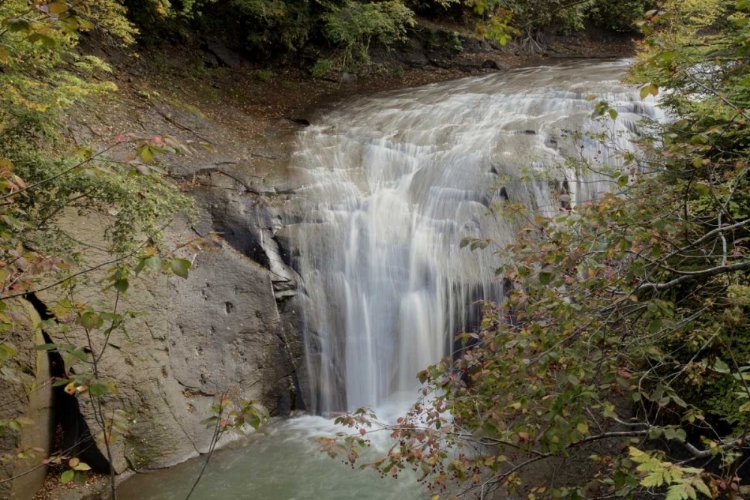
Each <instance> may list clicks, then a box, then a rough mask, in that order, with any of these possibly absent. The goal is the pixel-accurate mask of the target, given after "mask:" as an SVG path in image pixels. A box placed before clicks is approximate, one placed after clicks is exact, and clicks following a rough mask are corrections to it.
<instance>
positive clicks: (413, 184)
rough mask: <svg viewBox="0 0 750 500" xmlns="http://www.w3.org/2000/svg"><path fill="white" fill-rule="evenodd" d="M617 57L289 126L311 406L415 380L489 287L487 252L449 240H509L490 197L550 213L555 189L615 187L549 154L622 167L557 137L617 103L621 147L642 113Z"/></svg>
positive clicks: (407, 94)
mask: <svg viewBox="0 0 750 500" xmlns="http://www.w3.org/2000/svg"><path fill="white" fill-rule="evenodd" d="M626 64H627V63H626V62H605V63H598V64H593V65H592V64H591V63H586V64H569V65H560V66H550V67H541V68H531V69H522V70H515V71H512V72H509V73H506V74H496V75H491V76H486V77H481V78H468V79H465V80H460V81H456V82H448V83H443V84H436V85H430V86H426V87H422V88H419V89H416V90H414V89H411V90H407V91H401V92H397V93H392V94H388V95H380V96H376V97H371V98H365V99H362V100H360V101H358V102H356V103H353V104H351V105H347V106H344V107H342V108H340V109H338V110H337V111H335V112H332V113H330V114H328V115H326V116H324V117H323V118H322V119H321V121H320V122H319V123H318V124H317V125H315V126H313V127H310V128H309V129H308V130H307V131H305V132H304V133H302V134H301V137H300V139H299V150H298V153H297V155H296V158H295V165H296V166H297V167H299V168H300V169H303V170H304V172H305V174H306V176H307V179H308V185H307V187H306V189H305V190H304V195H305V196H306V199H307V207H308V212H307V213H308V215H307V220H306V221H305V222H304V223H303V224H300V226H299V228H298V229H299V231H298V232H297V241H296V245H297V247H298V250H299V258H298V260H297V262H296V267H297V268H298V270H299V272H300V274H301V276H302V278H303V282H304V286H305V290H306V292H307V293H308V294H309V297H310V298H311V299H312V307H310V308H309V310H308V311H306V317H307V318H312V319H311V320H310V321H309V322H308V328H307V331H306V341H307V346H308V356H307V361H308V368H309V370H310V378H311V384H312V391H311V392H312V397H313V402H312V403H313V408H314V409H315V410H316V411H319V412H326V411H334V410H335V411H338V410H344V409H348V410H351V409H353V408H357V407H359V406H363V405H371V406H378V405H380V404H382V403H383V402H384V401H386V400H389V399H391V398H393V396H394V394H395V393H398V392H401V391H408V390H409V389H413V388H415V387H416V386H417V383H416V379H415V375H416V373H417V371H419V370H421V369H423V368H425V367H427V366H428V365H429V364H431V363H434V362H436V361H437V360H439V359H440V357H441V356H443V355H445V354H447V353H448V352H449V348H450V346H451V340H452V335H453V334H454V333H456V332H458V331H461V330H463V329H466V328H468V327H470V326H471V325H472V324H473V323H475V322H476V320H477V316H478V311H477V307H476V306H475V305H473V304H474V303H475V301H476V300H477V299H497V298H499V297H500V294H501V292H502V287H501V285H500V284H499V283H498V281H497V279H496V278H495V276H494V269H495V268H496V267H497V264H498V262H497V260H496V258H495V257H493V252H492V250H491V249H487V250H484V251H475V252H471V251H469V250H467V249H461V248H459V247H460V242H461V240H462V238H464V237H481V238H489V239H491V240H493V241H494V242H496V243H497V244H500V245H502V244H505V243H508V242H510V241H511V240H512V239H513V238H514V235H515V231H516V230H517V226H516V224H515V223H514V222H512V221H510V220H507V219H506V218H504V217H502V216H500V215H498V214H497V213H496V212H495V211H494V210H493V206H495V205H496V204H497V203H498V202H502V201H504V200H509V201H510V202H518V203H522V204H524V205H526V206H528V207H530V208H532V210H534V211H536V212H538V213H541V214H543V215H550V214H552V213H555V212H556V211H558V210H560V209H561V208H562V206H563V205H565V204H566V203H569V202H568V197H569V198H571V199H572V200H571V201H572V202H573V203H576V202H577V203H581V202H584V201H585V200H591V199H594V198H596V197H597V196H598V195H599V194H601V193H602V192H604V191H609V190H611V189H612V188H613V186H612V184H611V178H609V177H606V176H603V175H600V174H594V173H592V172H585V173H580V172H575V171H574V170H573V169H572V168H565V167H564V166H562V167H561V165H563V163H564V156H575V155H583V156H584V157H586V158H588V159H589V160H592V161H594V162H595V163H598V164H600V165H603V166H606V167H616V166H618V164H619V163H620V162H621V160H620V158H619V157H618V156H617V155H616V154H614V152H613V149H610V148H602V146H601V145H600V144H599V143H598V142H596V141H592V140H590V139H588V138H587V137H585V136H584V137H579V138H578V139H577V140H576V141H574V140H573V138H572V137H571V131H573V130H576V131H580V132H584V133H585V132H587V131H601V127H602V126H603V125H601V124H595V123H594V122H592V121H591V120H590V119H589V118H590V116H591V113H592V111H593V109H594V107H595V106H596V104H597V103H598V102H600V101H601V100H606V101H608V102H609V103H610V105H611V106H613V107H614V108H615V109H617V111H618V112H619V117H618V118H617V120H616V121H615V122H614V123H613V122H609V123H608V124H607V126H609V127H612V132H613V133H614V137H615V143H616V148H615V149H627V148H628V140H627V137H624V136H623V137H618V135H620V134H621V133H622V132H627V131H628V130H629V129H631V130H632V128H633V126H634V123H635V121H637V119H638V118H640V117H641V116H642V115H643V114H647V115H652V116H653V115H654V114H655V113H656V111H655V108H654V107H653V102H650V103H644V102H643V101H641V100H640V99H639V98H638V96H637V95H636V93H635V92H634V91H633V89H632V87H626V86H624V85H623V84H621V83H619V82H618V79H619V78H621V76H622V75H623V73H624V71H625V69H626ZM588 96H595V99H591V98H588ZM622 135H625V134H622ZM545 179H546V180H545ZM561 194H565V196H562V197H561V196H560V195H561ZM414 395H415V393H414V392H411V393H410V395H409V396H410V397H411V398H412V399H413V398H414Z"/></svg>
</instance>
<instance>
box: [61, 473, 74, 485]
mask: <svg viewBox="0 0 750 500" xmlns="http://www.w3.org/2000/svg"><path fill="white" fill-rule="evenodd" d="M75 475H76V473H75V472H74V471H72V470H66V471H65V472H63V473H62V474H61V475H60V482H61V483H62V484H67V483H69V482H71V481H72V480H73V478H74V477H75Z"/></svg>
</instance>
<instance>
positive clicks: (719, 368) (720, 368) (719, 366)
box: [711, 358, 731, 373]
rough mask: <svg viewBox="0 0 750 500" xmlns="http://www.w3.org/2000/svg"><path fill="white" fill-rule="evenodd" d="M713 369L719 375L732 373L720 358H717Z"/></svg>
mask: <svg viewBox="0 0 750 500" xmlns="http://www.w3.org/2000/svg"><path fill="white" fill-rule="evenodd" d="M711 369H712V370H713V371H715V372H719V373H730V372H731V370H730V369H729V365H728V364H726V363H725V362H723V361H722V360H720V359H719V358H716V361H714V364H713V366H712V367H711Z"/></svg>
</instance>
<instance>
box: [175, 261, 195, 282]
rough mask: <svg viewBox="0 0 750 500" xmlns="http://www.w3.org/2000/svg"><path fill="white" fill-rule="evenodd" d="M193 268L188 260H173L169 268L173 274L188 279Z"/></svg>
mask: <svg viewBox="0 0 750 500" xmlns="http://www.w3.org/2000/svg"><path fill="white" fill-rule="evenodd" d="M191 267H192V264H191V263H190V261H189V260H187V259H171V260H170V261H169V268H170V269H172V272H173V273H175V274H176V275H177V276H179V277H181V278H187V277H188V271H189V270H190V268H191Z"/></svg>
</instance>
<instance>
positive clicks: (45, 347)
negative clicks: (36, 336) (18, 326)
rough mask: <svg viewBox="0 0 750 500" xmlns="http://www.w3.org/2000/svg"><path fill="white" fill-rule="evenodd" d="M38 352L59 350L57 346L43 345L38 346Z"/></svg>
mask: <svg viewBox="0 0 750 500" xmlns="http://www.w3.org/2000/svg"><path fill="white" fill-rule="evenodd" d="M36 350H37V351H53V350H57V344H42V345H38V346H36Z"/></svg>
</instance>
